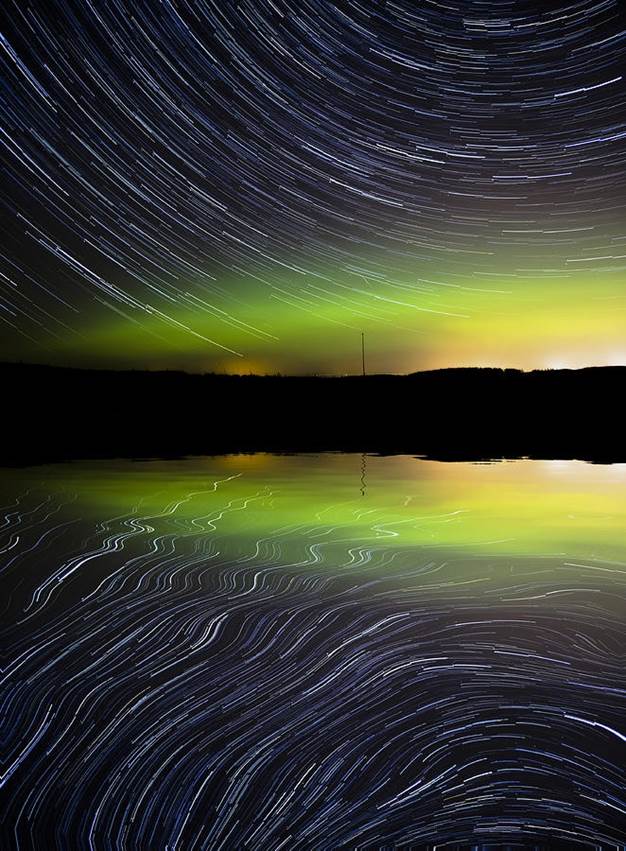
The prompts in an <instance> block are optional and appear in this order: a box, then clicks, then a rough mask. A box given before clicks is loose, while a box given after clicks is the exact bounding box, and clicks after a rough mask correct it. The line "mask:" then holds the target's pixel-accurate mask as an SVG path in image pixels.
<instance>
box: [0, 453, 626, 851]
mask: <svg viewBox="0 0 626 851" xmlns="http://www.w3.org/2000/svg"><path fill="white" fill-rule="evenodd" d="M0 494H1V497H2V505H3V506H4V508H3V510H2V512H1V513H0V527H1V528H0V533H1V538H0V582H1V585H2V593H1V595H0V605H1V606H2V618H1V628H2V646H3V648H4V651H5V652H4V662H3V665H2V675H1V679H0V681H1V683H2V685H1V687H0V714H1V716H2V719H3V721H2V740H3V746H2V751H3V752H4V756H3V758H2V762H1V763H0V796H1V797H2V801H3V805H2V808H1V809H0V812H1V813H2V822H1V828H0V829H1V837H0V839H1V840H2V841H1V842H0V844H1V845H2V847H3V848H29V849H30V848H35V849H39V848H59V849H74V848H76V849H90V848H91V849H118V848H126V849H240V848H241V849H255V851H256V849H259V851H278V849H320V851H321V850H322V849H330V848H345V849H360V848H367V849H376V848H385V849H387V848H389V849H391V848H436V847H437V848H459V849H460V848H468V849H469V848H484V849H498V848H502V849H504V848H564V849H565V848H602V849H604V848H618V847H623V845H624V843H626V789H625V783H624V765H626V711H625V709H626V700H625V697H626V672H625V668H624V638H625V630H624V623H625V616H626V598H625V591H626V536H625V530H626V465H612V466H593V465H588V464H583V463H580V462H559V461H513V462H502V463H498V464H442V463H438V462H431V461H425V460H420V459H415V458H410V457H390V458H381V457H370V456H368V457H365V456H360V455H333V454H328V455H301V456H272V455H248V456H245V455H238V456H225V457H221V458H220V457H218V458H200V459H197V458H196V459H189V460H185V461H151V462H130V461H118V462H90V463H73V464H66V465H56V466H49V467H33V468H28V469H23V470H3V471H2V474H1V478H0Z"/></svg>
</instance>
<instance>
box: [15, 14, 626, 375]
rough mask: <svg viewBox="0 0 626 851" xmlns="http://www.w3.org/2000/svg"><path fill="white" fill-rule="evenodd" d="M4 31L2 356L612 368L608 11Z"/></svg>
mask: <svg viewBox="0 0 626 851" xmlns="http://www.w3.org/2000/svg"><path fill="white" fill-rule="evenodd" d="M1 15H2V36H1V42H0V48H1V49H0V62H1V73H2V82H3V86H2V93H1V98H0V122H1V126H0V144H1V145H2V157H3V191H2V208H1V209H2V214H1V227H2V244H3V253H2V258H1V260H0V272H1V278H0V280H1V290H0V292H1V301H0V319H1V320H2V323H3V332H2V341H1V344H0V345H1V348H0V351H1V352H2V355H3V357H5V358H7V357H8V358H24V359H28V360H38V361H42V360H43V361H46V362H53V363H88V364H91V365H107V366H110V365H113V366H148V367H151V366H159V367H163V366H166V367H167V366H183V367H187V368H191V369H219V370H227V371H244V372H248V371H260V372H263V371H274V370H280V371H283V372H287V371H292V372H307V371H326V372H345V371H348V372H350V371H355V370H356V369H357V366H358V352H357V349H358V336H359V334H360V331H361V330H362V329H365V330H366V331H367V333H368V341H369V346H370V351H371V353H372V356H373V357H374V359H375V363H376V367H377V368H378V369H380V370H388V371H396V372H402V371H409V370H411V369H417V368H421V367H424V366H426V367H431V366H448V365H458V364H460V365H483V364H485V363H490V364H492V365H496V366H521V367H536V366H540V367H542V366H543V367H545V366H553V365H566V366H580V365H583V364H585V363H596V364H603V363H616V362H623V361H624V360H625V359H626V352H625V350H624V343H623V337H624V331H625V330H626V322H625V318H624V317H625V315H626V314H625V313H624V307H625V304H624V297H625V292H626V264H625V260H626V231H625V230H624V224H625V217H624V198H625V197H626V191H625V190H626V185H625V183H626V177H625V170H624V154H625V152H626V110H625V101H626V81H625V78H624V77H625V72H624V47H625V38H626V10H625V9H624V6H623V4H621V3H620V2H618V0H604V2H587V0H580V1H579V2H572V3H564V2H562V3H538V2H512V0H490V2H488V3H487V2H478V0H477V1H476V2H466V3H459V2H452V3H448V2H434V0H424V2H422V3H419V4H415V3H405V2H387V3H383V2H346V3H330V2H317V0H302V2H298V3H292V2H280V0H276V2H269V0H268V2H247V0H242V2H238V3H231V2H220V3H213V2H202V0H198V2H194V3H186V2H162V3H141V4H131V3H124V2H115V0H114V2H98V3H91V2H87V3H82V2H81V3H72V2H56V3H45V4H43V3H28V4H25V3H13V2H8V3H7V4H5V7H4V9H3V11H2V13H1Z"/></svg>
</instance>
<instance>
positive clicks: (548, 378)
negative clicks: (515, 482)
mask: <svg viewBox="0 0 626 851" xmlns="http://www.w3.org/2000/svg"><path fill="white" fill-rule="evenodd" d="M0 381H1V382H2V398H3V408H4V414H3V431H4V437H3V441H2V448H1V449H0V462H1V463H4V464H10V463H18V464H19V463H34V462H37V461H42V460H52V459H61V458H86V457H113V456H126V457H151V456H178V455H188V454H189V455H192V454H217V453H221V452H237V451H257V450H258V451H261V450H274V451H320V450H340V451H358V452H382V453H393V452H402V453H410V454H420V455H428V456H430V457H436V458H442V459H449V460H453V459H457V460H460V459H481V458H500V457H522V456H528V457H535V458H539V457H542V458H581V459H586V460H591V461H598V462H609V461H626V441H625V440H624V436H623V431H624V428H623V422H622V415H621V405H622V402H623V399H624V396H625V394H624V391H625V390H626V367H595V368H594V367H592V368H588V369H580V370H547V371H534V372H520V371H518V370H513V369H505V370H500V369H445V370H434V371H430V372H416V373H413V374H411V375H404V376H400V375H371V376H366V377H362V376H348V377H336V378H325V377H281V376H231V375H213V374H207V375H193V374H189V373H184V372H174V371H172V372H142V371H120V372H116V371H110V370H81V369H64V368H56V367H47V366H36V365H28V364H0Z"/></svg>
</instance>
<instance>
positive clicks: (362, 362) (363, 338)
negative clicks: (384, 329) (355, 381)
mask: <svg viewBox="0 0 626 851" xmlns="http://www.w3.org/2000/svg"><path fill="white" fill-rule="evenodd" d="M361 364H362V366H363V375H365V334H364V332H363V331H361Z"/></svg>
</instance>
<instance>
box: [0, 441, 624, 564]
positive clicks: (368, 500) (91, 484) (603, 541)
mask: <svg viewBox="0 0 626 851" xmlns="http://www.w3.org/2000/svg"><path fill="white" fill-rule="evenodd" d="M26 492H28V494H29V496H28V502H31V501H32V499H33V498H35V497H36V496H37V495H38V494H41V497H42V498H43V497H44V496H45V495H47V494H50V493H51V492H54V493H56V494H58V495H59V496H61V495H62V498H63V500H64V501H67V505H66V506H65V508H64V509H63V511H64V512H65V513H67V514H69V515H71V516H73V517H80V519H81V520H86V521H90V522H92V521H93V522H94V523H102V522H105V521H109V522H110V521H112V520H113V518H117V520H120V519H121V518H128V517H129V516H133V517H134V518H143V520H141V522H140V524H139V525H140V527H141V528H143V529H148V528H149V529H150V530H152V531H153V532H154V535H156V536H159V535H168V534H169V535H171V534H176V535H177V536H181V537H184V536H188V535H193V536H196V535H201V536H202V535H204V536H215V538H216V541H219V546H220V550H221V552H222V555H223V557H233V558H241V557H244V556H246V555H250V556H251V557H254V558H258V559H260V560H262V558H263V554H265V558H266V559H267V558H269V557H270V550H271V546H272V545H274V546H276V545H279V546H280V552H281V558H283V559H287V560H289V559H292V560H293V561H294V562H299V561H302V560H303V559H304V560H305V561H306V560H307V559H309V560H310V558H311V547H313V550H312V552H313V553H318V554H321V555H318V556H317V557H316V558H318V563H319V561H320V560H321V561H325V560H327V559H331V558H333V559H335V560H336V559H340V560H343V561H345V560H346V558H348V559H352V561H354V560H355V556H354V553H353V548H354V547H369V548H370V549H372V548H374V549H375V550H376V552H380V550H381V549H382V548H384V549H385V550H389V548H401V549H403V550H405V549H406V548H419V549H423V550H427V549H433V550H438V549H439V550H442V551H446V552H447V553H450V552H453V553H455V554H457V555H459V556H460V555H465V556H469V557H476V556H479V555H480V556H485V555H493V556H499V557H501V556H506V555H510V556H535V557H541V556H548V557H550V556H552V557H554V556H557V557H560V558H563V559H565V560H567V559H574V560H576V559H585V560H594V561H598V560H602V561H605V562H621V561H625V560H626V559H625V558H624V557H625V554H626V542H625V541H624V529H625V528H626V465H606V466H600V465H590V464H585V463H582V462H578V461H528V460H520V461H508V462H501V463H494V464H469V463H455V464H446V463H441V462H436V461H428V460H422V459H417V458H412V457H408V456H394V457H378V456H367V457H365V456H360V455H341V454H321V455H269V454H254V455H230V456H221V457H203V458H191V459H185V460H175V461H172V460H157V461H136V462H133V461H113V462H106V461H97V462H81V463H72V464H60V465H51V466H47V467H32V468H27V469H22V470H4V471H3V476H2V496H3V502H4V503H5V504H8V503H10V502H11V500H13V499H15V497H16V496H18V495H20V494H24V493H26ZM135 522H139V521H138V520H136V521H135ZM259 547H261V549H259ZM307 552H308V555H306V553H307ZM274 555H275V556H276V553H274ZM615 569H616V571H618V572H619V565H618V564H616V565H615Z"/></svg>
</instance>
